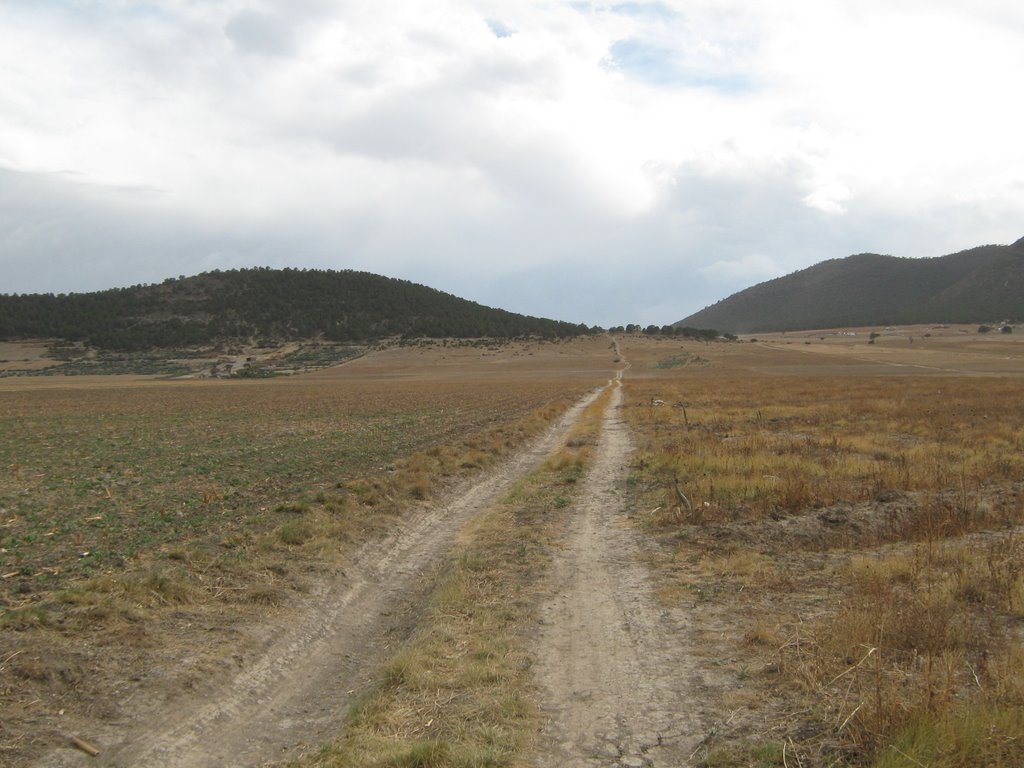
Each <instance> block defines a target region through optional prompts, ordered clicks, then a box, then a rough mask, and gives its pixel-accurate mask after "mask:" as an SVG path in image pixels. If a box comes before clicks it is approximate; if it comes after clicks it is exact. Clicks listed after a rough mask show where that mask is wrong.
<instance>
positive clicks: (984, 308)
mask: <svg viewBox="0 0 1024 768" xmlns="http://www.w3.org/2000/svg"><path fill="white" fill-rule="evenodd" d="M1000 320H1017V321H1024V238H1022V239H1020V240H1018V241H1017V242H1016V243H1014V244H1013V245H986V246H982V247H980V248H972V249H971V250H967V251H961V252H960V253H954V254H951V255H949V256H939V257H936V258H929V259H907V258H896V257H893V256H879V255H878V254H873V253H862V254H859V255H857V256H848V257H846V258H845V259H830V260H829V261H823V262H822V263H820V264H816V265H815V266H813V267H808V268H807V269H803V270H800V271H799V272H794V273H793V274H791V275H787V276H786V277H780V278H777V279H775V280H769V281H767V282H764V283H760V284H758V285H755V286H753V287H752V288H747V289H746V290H744V291H740V292H739V293H735V294H733V295H732V296H730V297H728V298H726V299H723V300H722V301H719V302H718V303H717V304H713V305H712V306H710V307H706V308H705V309H702V310H701V311H700V312H697V313H695V314H693V315H690V316H689V317H687V318H684V319H683V320H680V321H679V322H678V323H675V325H677V326H683V325H689V326H697V327H713V328H719V329H721V330H723V331H728V332H731V333H764V332H767V331H797V330H812V329H818V328H841V327H850V326H871V325H910V324H918V323H983V322H993V321H995V322H998V321H1000Z"/></svg>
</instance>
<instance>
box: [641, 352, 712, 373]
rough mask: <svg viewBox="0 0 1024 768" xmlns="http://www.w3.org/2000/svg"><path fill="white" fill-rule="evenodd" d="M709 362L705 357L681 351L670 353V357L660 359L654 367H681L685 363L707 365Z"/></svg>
mask: <svg viewBox="0 0 1024 768" xmlns="http://www.w3.org/2000/svg"><path fill="white" fill-rule="evenodd" d="M710 362H711V361H710V360H708V359H707V358H705V357H701V356H700V355H694V354H691V353H689V352H681V353H679V354H678V355H672V356H671V357H666V358H664V359H662V360H659V361H658V362H657V363H656V364H655V366H654V367H655V368H662V369H666V368H681V367H683V366H686V365H708V364H710Z"/></svg>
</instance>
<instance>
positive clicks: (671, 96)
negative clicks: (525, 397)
mask: <svg viewBox="0 0 1024 768" xmlns="http://www.w3.org/2000/svg"><path fill="white" fill-rule="evenodd" d="M1022 32H1024V11H1021V10H1020V9H1019V8H1018V6H1017V5H1016V4H1013V3H1009V2H1000V1H998V0H989V1H987V2H978V1H977V0H974V1H972V2H966V0H965V1H964V2H958V1H956V0H945V1H944V2H930V3H924V2H919V1H918V0H901V2H892V0H887V2H882V0H864V2H859V3H857V4H851V3H846V2H840V1H839V0H822V1H821V2H817V3H813V4H808V3H804V2H797V0H766V1H765V2H763V3H758V4H756V5H753V4H750V3H746V2H739V1H738V0H726V1H725V2H723V1H722V0H688V2H686V3H683V2H681V0H674V1H672V2H669V1H668V0H665V1H664V2H660V3H659V2H654V3H646V2H632V3H619V4H600V3H586V4H583V3H576V4H570V3H551V2H540V1H539V0H529V1H524V2H521V3H515V4H509V3H504V2H498V0H482V1H477V2H470V1H469V0H439V2H436V3H431V4H430V5H429V6H428V7H424V6H423V5H422V4H413V3H410V2H405V1H403V0H380V1H378V2H372V3H371V2H368V1H367V0H362V1H359V0H357V1H355V2H340V1H338V2H334V1H331V0H304V1H302V2H287V3H286V2H283V0H280V1H278V2H274V1H273V0H262V1H258V0H223V1H222V2H211V3H192V2H184V0H151V1H150V2H139V3H133V4H124V3H122V2H116V1H115V0H96V1H95V2H91V3H89V4H81V5H75V4H40V3H32V2H27V0H17V1H15V2H8V3H4V4H2V5H0V171H2V170H7V171H13V172H17V173H14V174H11V173H0V206H3V208H2V209H0V218H3V220H4V221H9V222H10V223H11V226H13V227H14V230H13V231H14V232H16V233H17V234H16V235H15V234H12V231H11V230H7V231H5V232H0V267H2V272H0V274H2V276H3V278H2V279H3V283H0V291H3V290H40V289H47V288H46V286H47V285H49V286H52V288H51V289H52V290H71V289H76V288H86V287H88V288H95V287H100V286H101V285H103V284H104V281H109V279H110V277H109V276H110V275H111V274H117V273H120V274H123V275H124V278H123V279H122V280H119V281H118V282H119V283H124V282H128V283H132V282H138V281H139V279H143V278H138V279H136V277H135V276H137V275H143V274H144V275H146V276H147V277H146V278H145V279H156V277H157V276H158V275H159V274H164V273H165V274H174V275H176V274H179V273H191V272H193V271H198V270H199V269H205V268H211V267H212V266H215V265H216V264H217V263H219V262H218V259H226V260H227V261H229V262H231V265H232V266H236V265H243V264H246V263H253V264H255V263H272V264H275V265H285V264H294V265H297V266H302V265H309V266H335V267H348V266H357V267H361V268H367V269H374V270H375V271H379V272H383V273H386V274H395V275H399V276H408V277H412V278H414V279H419V280H421V281H423V282H428V283H430V284H433V285H437V286H438V287H446V289H449V290H451V288H447V286H458V287H459V288H460V290H461V291H462V292H464V293H465V294H466V295H468V296H469V297H470V298H475V299H479V300H487V301H489V302H491V303H495V304H500V305H502V306H509V307H510V308H516V307H528V308H529V311H532V312H534V313H540V314H548V315H559V316H566V317H567V319H573V320H583V321H586V322H604V323H609V324H612V323H617V322H619V320H618V319H617V318H618V317H619V312H621V313H623V314H625V315H632V316H633V318H634V321H637V322H641V321H642V322H643V323H644V324H647V323H651V322H653V323H656V324H662V323H664V322H671V321H673V320H676V319H679V317H682V316H683V315H685V314H687V313H689V312H691V311H693V310H695V309H699V308H700V306H702V305H704V304H707V303H711V302H712V301H714V300H716V299H718V298H721V296H722V292H723V291H728V290H735V289H738V288H742V287H745V285H746V284H747V283H745V282H744V281H748V282H749V281H750V280H754V279H761V278H762V277H767V276H771V274H774V273H773V272H772V270H771V269H770V267H771V265H776V266H777V267H778V268H780V269H785V270H787V271H788V270H791V269H794V268H798V267H800V266H806V265H807V264H809V263H812V262H814V261H818V260H821V259H824V258H830V257H835V256H842V255H846V254H847V253H851V252H856V251H861V250H878V251H888V252H897V253H905V254H906V255H938V254H940V253H943V252H947V251H948V250H953V249H955V248H960V247H967V246H970V245H973V244H976V243H981V242H993V241H995V242H999V241H1003V242H1007V241H1010V240H1015V239H1017V238H1018V237H1019V236H1020V235H1021V234H1024V233H1022V232H1020V231H1018V230H1019V229H1020V224H1019V222H1020V221H1022V220H1024V148H1022V145H1021V144H1020V142H1019V140H1018V137H1017V135H1016V133H1017V129H1018V127H1019V118H1018V117H1017V115H1016V111H1017V105H1016V99H1015V93H1016V90H1017V84H1018V83H1019V82H1020V80H1021V79H1022V76H1024V49H1022V48H1021V47H1020V45H1019V40H1020V39H1021V33H1022ZM3 185H6V186H7V192H8V194H6V195H5V194H3V193H4V188H3ZM29 187H31V189H32V194H30V195H28V196H27V197H18V195H17V194H15V190H16V189H17V190H22V191H24V190H26V189H28V188H29ZM69 201H73V204H72V202H69ZM57 232H60V233H63V234H62V236H61V237H59V238H55V237H54V236H53V233H57ZM76 233H80V234H78V235H76ZM104 244H105V245H104ZM76 248H80V249H85V248H91V249H94V251H95V252H96V253H99V252H101V251H103V249H104V248H105V249H106V250H105V251H103V253H104V255H103V258H102V259H101V260H98V261H94V262H90V263H96V264H101V263H102V264H110V265H111V267H110V269H109V270H106V271H102V270H99V269H97V270H94V274H91V275H90V274H86V273H83V272H82V271H81V270H76V271H71V270H63V269H60V268H55V269H48V270H46V269H40V268H39V265H40V264H41V263H45V262H52V263H53V264H65V263H79V264H80V263H82V260H81V259H78V260H75V259H74V258H73V257H69V256H67V254H68V253H73V252H74V251H75V249H76ZM903 249H909V251H911V252H907V251H905V250H903ZM216 254H220V255H219V256H218V255H216ZM225 254H227V255H225ZM754 254H756V256H755V255H754ZM147 259H148V260H147ZM313 262H316V263H313ZM670 265H671V266H672V267H673V268H675V269H676V270H678V272H679V274H680V275H681V276H682V278H685V280H686V281H687V284H686V286H685V288H680V287H678V286H674V287H671V288H669V287H666V286H665V285H664V278H663V274H664V270H665V269H667V268H669V266H670ZM584 273H594V274H596V275H598V276H604V277H601V278H598V279H594V280H591V279H590V278H589V277H588V281H589V282H587V285H588V286H589V288H588V291H587V295H586V296H585V297H584V296H583V295H582V294H583V292H581V291H577V292H573V291H571V289H569V288H566V287H565V286H564V285H563V283H566V282H571V280H580V279H581V276H582V274H584ZM545 276H547V277H545ZM519 278H521V279H519ZM545 279H547V280H549V281H550V282H552V283H553V284H558V285H559V286H560V288H559V290H557V291H555V292H554V294H553V295H552V296H551V297H549V298H547V299H544V302H547V303H539V302H540V298H537V300H535V299H534V298H533V297H542V296H543V295H544V292H542V291H539V290H538V289H537V285H538V284H539V283H540V282H542V281H544V280H545ZM623 281H625V284H626V285H628V292H626V291H624V290H623V289H622V288H621V285H623ZM531 292H532V294H531ZM567 292H568V298H566V296H567ZM673 301H678V305H679V307H678V312H677V313H676V314H677V315H678V316H679V317H674V316H671V315H670V316H667V317H664V316H659V317H650V316H648V315H647V314H646V313H654V312H659V313H660V312H663V311H665V310H664V307H666V306H672V302H673ZM623 319H625V318H623Z"/></svg>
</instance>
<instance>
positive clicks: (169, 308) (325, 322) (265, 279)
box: [0, 268, 588, 350]
mask: <svg viewBox="0 0 1024 768" xmlns="http://www.w3.org/2000/svg"><path fill="white" fill-rule="evenodd" d="M587 332H588V329H587V327H586V326H583V325H576V324H573V323H567V322H560V321H555V320H546V319H542V318H536V317H528V316H524V315H518V314H515V313H512V312H507V311H504V310H501V309H492V308H490V307H485V306H483V305H481V304H476V303H474V302H471V301H467V300H465V299H460V298H458V297H456V296H452V295H451V294H448V293H443V292H441V291H438V290H435V289H433V288H428V287H426V286H423V285H417V284H415V283H411V282H408V281H406V280H396V279H393V278H388V277H381V276H379V275H374V274H370V273H368V272H354V271H342V272H336V271H325V270H299V269H269V268H258V269H241V270H231V271H224V272H222V271H214V272H206V273H203V274H201V275H198V276H196V277H189V278H179V279H169V280H166V281H164V282H163V283H162V284H160V285H137V286H133V287H131V288H115V289H111V290H106V291H99V292H95V293H77V294H76V293H72V294H67V295H64V294H61V295H56V296H55V295H53V294H29V295H0V339H3V340H15V339H26V338H58V339H65V340H68V341H84V342H87V343H88V344H89V345H91V346H94V347H100V348H106V349H122V350H139V349H151V348H161V347H181V346H190V345H204V344H210V343H214V342H217V341H221V340H225V339H243V338H249V339H262V338H267V339H308V338H317V337H323V338H325V339H328V340H332V341H364V340H370V339H376V338H383V337H388V336H405V337H421V336H422V337H433V338H441V337H456V338H474V337H481V336H490V337H497V338H510V337H515V336H541V337H546V338H556V337H566V336H575V335H578V334H581V333H587Z"/></svg>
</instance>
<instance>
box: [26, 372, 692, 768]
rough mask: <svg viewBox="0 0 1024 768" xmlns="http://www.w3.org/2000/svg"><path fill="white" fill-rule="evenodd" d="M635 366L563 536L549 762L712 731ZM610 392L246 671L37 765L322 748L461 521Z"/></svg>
mask: <svg viewBox="0 0 1024 768" xmlns="http://www.w3.org/2000/svg"><path fill="white" fill-rule="evenodd" d="M622 363H623V365H624V368H623V370H625V369H626V368H628V363H626V362H625V361H624V360H623V361H622ZM621 378H622V372H621V371H620V372H619V374H618V377H617V379H616V380H615V381H614V382H612V383H611V384H610V386H612V387H613V392H612V397H611V399H610V401H609V404H608V406H607V407H606V410H605V413H604V416H603V423H602V430H601V433H600V437H599V441H598V447H597V457H596V461H595V462H594V464H593V466H592V468H591V469H590V471H589V472H588V473H587V475H586V477H585V478H584V480H583V482H582V487H581V492H580V494H579V497H578V498H579V501H578V502H577V504H576V505H575V506H574V507H573V509H572V515H571V523H570V527H569V530H568V533H567V534H566V536H565V538H564V540H563V541H561V542H557V543H556V547H557V548H558V549H557V554H556V556H555V559H554V562H553V566H552V571H551V574H550V577H549V584H550V595H551V597H550V599H549V600H548V601H547V602H546V604H544V605H542V606H541V614H540V615H541V627H540V631H539V633H538V636H537V637H536V640H535V644H534V648H533V649H532V651H533V655H534V656H535V658H536V665H535V667H534V669H535V670H536V679H537V682H538V685H539V687H540V689H541V690H542V702H541V705H542V708H543V711H544V712H545V713H546V716H547V719H546V726H545V730H544V734H543V738H542V741H541V745H542V746H541V751H540V753H539V754H538V755H537V762H538V764H539V765H541V766H560V767H561V766H596V765H601V766H609V765H616V766H624V767H631V768H640V767H641V766H660V765H679V764H682V763H684V762H685V761H686V760H687V758H688V757H689V756H690V755H691V754H692V753H693V751H694V747H695V745H696V744H697V741H698V740H699V737H700V734H701V733H703V732H704V730H705V729H704V727H703V726H704V723H703V722H702V720H703V719H705V718H703V717H702V713H701V712H700V710H699V708H698V706H697V705H696V703H695V702H696V701H697V700H699V692H700V691H701V689H702V687H703V683H702V681H701V679H700V678H699V674H698V672H697V668H696V666H695V662H694V661H693V660H692V655H690V654H687V653H686V649H687V637H688V636H689V631H688V628H687V627H686V626H685V621H684V620H683V618H682V617H680V616H678V615H672V614H670V613H669V612H667V611H665V610H663V609H660V608H659V607H658V606H657V604H656V603H655V601H654V598H653V595H652V592H651V587H650V583H649V576H648V573H647V569H646V567H645V565H644V564H643V562H642V560H641V558H640V555H641V551H640V546H639V543H638V540H637V534H636V533H635V532H634V531H633V530H632V528H631V527H629V525H628V524H627V521H626V518H625V511H624V508H625V478H626V471H627V466H628V458H629V453H630V450H631V447H630V439H629V435H628V432H627V430H626V427H625V425H624V424H623V423H622V421H621V420H620V418H619V416H618V409H619V407H620V405H621V402H622V392H621V386H620V384H621ZM597 394H598V393H596V392H595V393H593V394H591V395H590V396H588V397H586V398H584V399H583V400H581V401H580V402H579V403H577V404H576V405H575V406H574V407H573V408H572V409H570V410H569V412H567V414H566V415H565V416H564V417H563V418H562V419H561V420H560V421H559V423H558V424H556V425H555V426H554V427H552V428H551V429H550V430H549V431H548V433H547V434H546V435H545V436H544V437H543V438H542V439H541V440H539V441H538V442H537V443H536V444H535V445H533V446H532V447H531V448H530V449H529V450H526V451H524V452H522V453H521V454H520V455H518V456H517V457H516V458H515V459H513V460H512V461H510V462H508V463H507V464H505V465H504V466H503V467H501V468H500V469H498V470H497V471H494V472H491V473H489V474H488V476H487V477H486V478H484V479H483V480H481V481H479V482H477V483H475V484H474V485H472V486H471V487H468V488H466V489H465V490H463V491H462V492H461V493H459V494H456V495H455V496H454V497H453V500H451V501H450V503H448V504H447V505H441V506H437V507H435V508H432V509H428V510H426V511H425V512H423V513H422V514H421V516H420V517H419V518H418V519H415V520H413V521H411V522H410V523H409V524H408V525H407V526H404V527H403V528H402V530H401V531H398V532H396V533H395V534H394V535H393V536H392V537H391V538H390V539H389V540H387V541H384V542H376V543H374V544H373V545H368V546H367V547H366V548H365V549H364V550H363V551H362V552H361V553H360V554H359V556H358V557H357V559H356V561H355V563H354V565H353V566H352V567H351V568H349V569H348V570H347V573H346V574H345V575H344V576H343V577H341V578H339V579H338V580H337V581H335V582H333V583H328V584H325V585H324V586H323V588H322V589H321V590H320V591H319V592H318V593H316V594H313V595H311V596H309V597H308V599H307V601H306V604H305V605H304V606H303V607H302V611H301V614H300V617H299V618H298V619H297V620H293V621H292V622H291V624H290V625H289V626H272V627H268V628H267V634H266V638H267V639H266V643H265V648H264V650H263V651H262V653H260V655H259V657H258V658H257V659H256V660H255V661H254V662H252V663H247V664H246V666H245V668H244V669H243V670H242V671H241V672H239V673H238V674H236V675H234V676H226V677H225V679H223V680H215V681H209V683H208V684H207V685H205V686H204V687H203V688H202V689H201V690H197V691H195V695H194V696H192V697H191V698H178V699H177V700H175V701H171V702H168V701H163V700H157V699H156V698H155V697H154V698H152V699H147V698H146V695H145V692H144V691H140V692H139V693H138V694H136V696H137V700H136V701H134V702H133V704H132V706H131V707H130V708H129V707H126V708H125V709H126V710H128V711H131V712H132V713H133V714H132V715H131V718H132V719H131V721H128V722H124V721H122V722H120V723H115V724H111V725H108V726H106V730H105V731H99V732H97V733H96V737H97V741H98V742H99V743H101V744H103V745H104V748H103V751H102V753H101V755H100V756H99V757H98V758H95V759H94V758H90V757H87V756H86V755H85V754H84V753H82V752H80V751H77V750H74V749H71V748H66V749H61V750H57V751H54V752H52V753H51V754H50V755H48V756H47V757H46V758H45V759H44V760H43V761H41V762H40V763H39V765H42V766H48V767H51V768H52V767H64V766H80V765H86V764H89V765H103V766H124V767H127V766H140V765H160V766H167V767H168V768H207V767H212V766H218V767H225V768H230V767H231V766H257V765H270V764H273V763H277V762H280V761H282V760H287V759H291V758H295V757H298V756H300V755H301V754H303V753H304V752H306V751H309V750H315V749H318V748H319V746H320V745H321V744H322V743H324V742H326V741H328V740H329V739H331V738H332V737H335V736H336V735H337V733H338V731H339V729H340V727H341V725H342V719H343V717H344V714H345V712H346V711H347V709H348V707H349V705H350V704H352V703H353V702H354V701H355V700H356V698H357V697H358V696H359V694H360V693H361V692H362V691H364V690H366V689H367V688H368V687H369V686H371V685H372V684H373V683H374V674H375V670H377V669H379V667H380V665H381V664H382V663H383V662H384V661H385V660H386V659H387V658H388V657H389V656H390V655H391V654H392V653H393V652H394V650H395V649H396V647H397V646H398V645H400V644H401V643H402V642H404V641H405V640H406V639H407V638H408V637H409V635H410V634H411V632H412V629H413V628H414V627H415V626H416V624H417V622H418V621H419V619H420V618H421V617H422V611H423V610H424V606H425V605H426V604H427V603H428V601H427V600H426V597H427V595H428V594H429V592H430V589H431V587H432V585H433V583H434V579H433V576H434V574H435V572H436V570H437V569H438V568H439V567H440V566H441V564H442V563H443V562H444V560H445V557H446V555H447V553H448V551H449V550H450V548H451V546H452V543H453V541H454V539H455V537H456V534H457V533H458V531H459V529H460V528H461V527H462V526H463V525H464V524H465V523H466V522H467V521H469V520H470V519H472V518H473V516H474V515H475V514H477V513H479V512H480V511H481V510H484V509H486V508H487V507H488V506H489V505H491V504H492V503H494V502H495V501H496V500H498V499H499V498H500V497H501V496H502V495H503V494H504V493H506V492H507V490H508V489H509V488H510V487H511V485H512V484H513V483H514V482H515V481H516V480H518V479H519V478H521V477H522V476H523V475H524V474H525V473H527V472H529V471H530V470H531V469H533V468H534V467H536V466H537V465H539V463H540V462H541V461H542V460H543V459H544V458H545V457H546V456H547V455H548V454H549V453H550V452H551V451H552V450H553V449H554V448H556V447H558V446H559V445H560V444H561V443H562V442H564V440H565V439H566V435H567V433H568V431H569V430H570V429H571V427H572V425H573V424H574V423H575V422H576V420H577V419H578V417H579V415H580V413H581V412H582V411H583V410H584V409H585V408H586V406H587V405H589V404H590V403H591V402H593V400H594V398H595V397H596V396H597Z"/></svg>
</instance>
